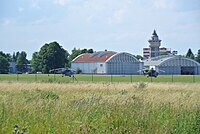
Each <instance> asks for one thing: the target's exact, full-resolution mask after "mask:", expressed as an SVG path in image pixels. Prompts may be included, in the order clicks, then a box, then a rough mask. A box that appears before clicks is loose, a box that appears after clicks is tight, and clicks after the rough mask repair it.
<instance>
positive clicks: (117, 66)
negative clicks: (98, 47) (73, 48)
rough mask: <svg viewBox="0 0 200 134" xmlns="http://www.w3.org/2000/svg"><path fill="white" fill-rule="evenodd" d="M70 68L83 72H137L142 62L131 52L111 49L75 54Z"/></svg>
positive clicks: (141, 66) (119, 73) (114, 73)
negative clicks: (119, 51) (118, 51)
mask: <svg viewBox="0 0 200 134" xmlns="http://www.w3.org/2000/svg"><path fill="white" fill-rule="evenodd" d="M71 68H72V69H74V70H81V72H82V73H84V74H91V73H93V74H113V75H122V74H123V75H126V74H127V75H128V74H139V73H140V72H139V71H138V70H141V69H142V68H143V63H142V62H140V61H138V60H137V59H136V58H135V57H134V56H133V55H132V54H129V53H126V52H122V53H117V52H113V51H99V52H96V53H93V54H90V53H85V54H81V55H79V56H77V57H76V58H75V59H74V60H73V61H72V63H71Z"/></svg>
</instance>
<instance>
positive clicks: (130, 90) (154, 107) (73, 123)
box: [0, 81, 200, 134]
mask: <svg viewBox="0 0 200 134" xmlns="http://www.w3.org/2000/svg"><path fill="white" fill-rule="evenodd" d="M0 103H1V104H0V133H2V134H10V133H12V131H13V127H14V125H18V126H19V128H18V129H19V130H21V129H22V128H26V131H27V133H31V134H32V133H36V134H47V133H49V134H53V133H54V134H63V133H76V134H77V133H81V134H84V133H91V134H93V133H99V134H101V133H111V134H112V133H113V134H116V133H130V134H133V133H145V134H155V133H157V134H162V133H169V134H171V133H180V134H182V133H185V134H186V133H192V134H199V133H200V84H199V83H195V84H194V83H187V84H184V83H174V84H169V83H168V84H165V83H144V82H139V83H104V82H102V83H91V82H90V83H86V82H79V83H76V84H74V83H42V82H38V83H36V82H13V81H2V82H0Z"/></svg>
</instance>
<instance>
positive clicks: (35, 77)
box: [0, 74, 200, 83]
mask: <svg viewBox="0 0 200 134" xmlns="http://www.w3.org/2000/svg"><path fill="white" fill-rule="evenodd" d="M75 78H76V79H77V80H78V81H92V82H140V81H143V82H200V75H159V76H158V77H157V78H152V77H149V78H147V77H146V76H143V75H124V76H122V75H118V76H116V75H75ZM76 79H73V78H72V77H62V75H60V74H56V75H54V74H50V75H48V74H19V75H16V74H0V81H40V82H54V81H55V82H64V83H69V82H73V81H76Z"/></svg>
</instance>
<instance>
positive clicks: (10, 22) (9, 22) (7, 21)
mask: <svg viewBox="0 0 200 134" xmlns="http://www.w3.org/2000/svg"><path fill="white" fill-rule="evenodd" d="M11 24H13V21H11V20H10V19H4V20H3V22H2V23H1V25H2V26H9V25H11Z"/></svg>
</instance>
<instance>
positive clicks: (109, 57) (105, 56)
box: [72, 51, 139, 62]
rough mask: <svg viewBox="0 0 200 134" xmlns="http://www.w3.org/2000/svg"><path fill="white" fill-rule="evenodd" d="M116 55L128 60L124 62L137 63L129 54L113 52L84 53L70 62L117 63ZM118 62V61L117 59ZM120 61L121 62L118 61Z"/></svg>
mask: <svg viewBox="0 0 200 134" xmlns="http://www.w3.org/2000/svg"><path fill="white" fill-rule="evenodd" d="M118 55H127V56H128V57H129V58H128V59H127V58H126V59H124V61H134V62H139V61H138V60H137V59H136V58H135V57H134V56H133V55H131V54H129V53H125V52H122V53H117V52H114V51H99V52H96V53H92V54H91V53H85V54H81V55H79V56H77V57H76V58H75V59H74V60H73V61H72V62H108V61H111V62H112V61H117V59H115V58H114V57H116V56H118ZM118 60H119V59H118ZM120 61H121V60H120Z"/></svg>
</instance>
